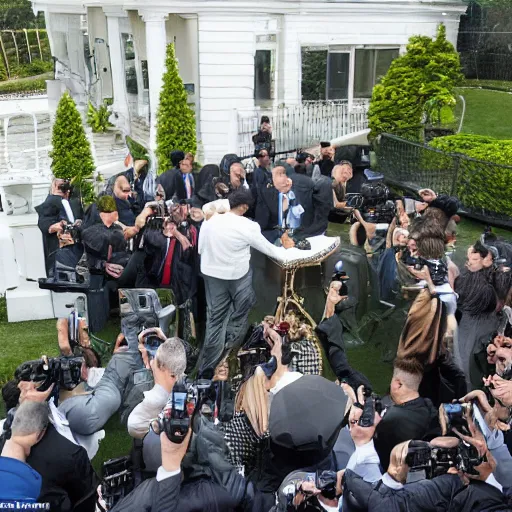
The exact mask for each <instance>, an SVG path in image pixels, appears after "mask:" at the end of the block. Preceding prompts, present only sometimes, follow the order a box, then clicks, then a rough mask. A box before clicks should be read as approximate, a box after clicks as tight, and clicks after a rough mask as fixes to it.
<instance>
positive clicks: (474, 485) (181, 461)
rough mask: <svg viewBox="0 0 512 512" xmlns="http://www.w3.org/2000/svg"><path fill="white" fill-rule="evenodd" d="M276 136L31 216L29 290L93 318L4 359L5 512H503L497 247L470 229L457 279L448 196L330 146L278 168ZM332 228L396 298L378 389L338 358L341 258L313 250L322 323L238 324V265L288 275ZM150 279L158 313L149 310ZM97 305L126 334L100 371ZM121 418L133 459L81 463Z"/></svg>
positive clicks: (349, 301) (284, 314) (385, 295)
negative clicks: (21, 506) (276, 268)
mask: <svg viewBox="0 0 512 512" xmlns="http://www.w3.org/2000/svg"><path fill="white" fill-rule="evenodd" d="M271 141H272V129H271V126H270V123H269V120H268V119H262V125H261V129H260V131H259V132H258V134H257V135H255V137H254V142H255V146H256V150H255V154H254V158H253V159H252V161H251V162H250V165H247V162H241V161H240V159H239V158H237V156H236V155H226V156H225V157H224V158H223V160H222V162H221V163H220V165H219V166H217V165H206V166H204V167H203V168H202V169H201V171H200V172H196V173H194V172H192V170H193V166H194V156H193V155H191V154H185V153H184V152H182V151H179V150H176V151H173V153H172V155H171V160H172V165H173V168H172V169H170V170H168V171H167V172H164V173H163V174H162V175H160V176H159V177H158V178H157V182H156V184H155V185H156V192H155V197H147V196H146V195H145V193H144V190H147V188H146V187H144V186H143V184H144V180H145V179H149V178H148V174H147V162H145V161H136V162H132V163H131V165H129V167H130V168H129V169H128V171H127V172H125V173H122V174H120V175H118V176H115V177H114V178H113V179H112V180H111V181H110V182H109V183H108V184H107V186H106V189H105V191H104V193H102V194H101V195H100V197H99V198H98V199H97V201H96V202H95V203H94V204H93V205H90V206H89V207H88V208H87V209H86V210H85V211H84V209H83V206H82V205H81V203H80V201H79V200H78V199H76V198H75V197H74V195H73V191H72V184H70V183H68V182H67V181H64V180H54V182H53V184H52V190H51V193H50V195H49V196H48V198H47V199H46V201H45V202H44V203H43V204H42V205H41V206H40V207H38V213H39V227H40V229H41V231H42V234H43V240H44V248H45V259H46V268H47V273H48V275H47V277H46V278H45V279H43V280H42V281H43V282H44V285H45V286H50V287H53V289H55V290H58V289H59V287H60V288H61V289H62V290H63V291H69V290H71V289H73V287H76V288H77V289H80V290H82V291H84V292H85V293H86V294H87V295H89V296H90V297H93V300H90V301H89V308H88V309H89V325H88V326H87V325H86V323H85V321H84V320H83V319H81V320H80V322H79V325H78V333H79V334H78V336H77V337H76V339H75V337H74V336H73V337H72V336H70V335H69V332H70V330H69V328H70V325H69V320H68V319H59V320H58V322H57V335H56V338H57V342H58V347H59V350H60V354H61V355H60V356H59V357H57V358H52V359H51V360H48V359H42V360H40V361H27V362H24V361H23V360H22V359H21V356H20V367H19V368H18V370H17V371H16V374H15V376H14V379H13V380H11V381H9V382H8V383H7V384H5V385H4V387H3V388H2V397H3V400H4V402H5V409H6V412H7V418H6V419H5V420H4V422H3V427H2V428H3V431H2V436H1V438H0V440H1V443H0V446H1V450H2V451H1V457H0V474H1V479H0V503H4V502H5V503H16V502H24V503H25V504H27V506H33V507H34V508H33V509H34V510H36V509H37V508H36V506H38V505H40V504H47V507H48V508H47V509H49V510H55V511H61V512H66V511H81V512H93V511H95V510H102V511H104V510H112V511H116V512H117V511H122V512H131V511H133V512H141V511H153V512H164V511H179V512H186V511H208V510H211V511H239V510H240V511H242V510H243V511H254V512H270V511H273V512H280V511H283V512H286V511H291V510H300V511H310V510H312V511H324V510H326V511H335V510H343V511H347V512H350V511H353V512H359V511H377V510H390V511H395V510H396V511H405V510H410V511H454V512H455V511H461V512H469V511H508V510H512V456H511V448H512V442H511V441H512V438H511V436H510V434H509V431H510V424H511V411H512V380H511V379H512V323H511V322H512V315H511V313H512V310H511V309H510V306H511V304H510V302H511V290H512V272H511V271H510V269H511V267H512V245H511V244H509V243H508V242H507V241H505V240H502V239H499V238H498V237H496V236H495V235H494V234H493V233H492V231H490V230H486V232H485V233H484V234H483V235H482V238H481V240H478V241H475V243H474V244H473V245H472V246H471V247H470V248H469V249H468V252H467V262H466V265H465V268H463V269H459V268H458V267H457V266H456V265H455V263H454V262H453V261H452V260H451V259H450V257H449V256H448V255H447V254H449V253H450V250H451V249H450V248H451V247H453V245H454V243H455V240H456V231H457V223H458V222H459V221H460V219H459V217H458V215H457V211H458V208H459V204H458V201H457V199H456V198H453V197H448V196H445V195H442V194H436V193H435V192H434V191H432V190H430V189H423V190H420V191H418V195H417V196H416V199H415V198H412V197H402V196H396V195H392V194H391V193H390V191H389V190H388V189H387V187H386V186H385V185H384V183H383V181H382V180H381V179H380V178H379V177H378V176H377V175H375V174H374V173H371V172H368V171H365V172H364V173H363V171H362V169H360V168H359V167H358V165H357V164H356V163H354V162H353V161H352V162H351V161H349V160H347V159H344V158H342V156H343V155H340V154H339V152H337V151H336V150H335V149H334V148H332V147H331V146H330V144H327V143H326V144H322V145H321V146H322V147H321V150H320V155H319V157H318V158H317V159H315V157H314V156H313V155H311V154H309V153H305V152H299V153H298V154H297V155H296V156H294V157H291V158H287V159H285V160H282V161H279V160H275V162H272V158H271V157H272V156H273V155H272V143H271ZM340 156H341V157H340ZM356 174H357V179H358V180H359V181H360V183H361V186H359V187H358V190H357V191H355V192H354V186H353V181H354V182H355V180H356ZM329 222H338V223H343V222H351V226H350V243H351V244H352V246H353V247H354V248H356V249H357V251H359V252H358V254H359V255H360V256H361V258H360V259H361V261H364V263H361V264H362V265H364V267H365V272H366V273H360V274H361V275H365V276H366V275H367V276H370V277H369V278H368V279H366V278H364V279H363V280H364V281H365V282H364V283H363V284H364V286H366V284H367V283H368V282H371V283H372V289H371V293H372V295H374V296H375V297H377V299H378V300H379V301H381V302H382V303H384V304H389V303H391V304H393V303H396V302H397V301H405V302H406V303H407V304H408V308H409V309H408V314H407V319H406V321H405V325H404V326H403V329H402V333H401V336H400V340H399V341H398V347H397V349H396V354H395V359H394V362H393V373H392V377H391V380H390V382H389V390H388V392H387V393H386V394H385V395H384V396H379V395H377V394H376V391H375V389H374V385H373V384H372V382H371V380H370V379H368V377H367V376H366V375H364V374H363V373H362V372H361V371H359V370H358V369H357V368H356V367H354V365H352V364H350V361H349V360H348V358H347V353H346V350H345V342H344V337H345V336H346V334H347V332H348V331H349V330H350V329H351V327H352V326H351V324H350V322H349V323H347V321H346V315H347V311H349V310H353V309H354V308H356V307H357V305H358V303H362V302H363V298H362V295H364V292H363V293H361V292H358V291H357V290H356V288H355V287H354V285H353V284H351V281H352V282H355V281H356V276H355V275H347V273H346V272H345V271H344V270H343V268H342V265H341V264H340V263H339V261H338V260H340V254H341V253H340V252H339V251H331V253H330V254H329V256H328V261H329V262H330V263H329V264H332V265H334V267H335V272H334V276H333V279H332V281H331V282H330V283H329V284H328V286H327V287H326V289H325V291H326V300H325V307H324V309H323V311H324V313H323V315H322V318H318V319H316V320H317V322H311V320H310V319H309V318H306V317H305V316H304V315H303V314H301V311H299V310H293V308H291V309H288V310H286V311H282V310H281V312H280V314H276V316H266V317H265V318H263V319H262V321H261V322H260V323H259V324H255V325H251V326H250V325H249V314H250V312H251V310H252V309H253V308H254V305H255V302H256V295H255V292H254V289H253V270H254V269H253V265H252V263H251V261H252V260H251V253H254V251H258V252H260V253H263V254H264V255H266V256H268V257H269V258H270V259H271V260H273V261H276V262H279V261H285V260H286V259H287V258H288V256H289V255H290V254H293V257H294V259H295V261H299V262H300V259H301V254H304V255H308V256H309V255H310V254H311V251H313V250H314V248H313V249H312V246H315V244H314V243H312V242H313V241H314V240H315V239H316V238H317V237H326V232H327V228H328V223H329ZM327 238H328V237H327ZM356 249H354V250H356ZM327 266H328V265H327ZM359 284H360V285H361V283H359ZM364 286H363V289H364ZM162 288H163V289H169V290H171V292H172V297H173V304H172V305H170V306H167V307H163V305H162V303H161V300H160V296H159V293H157V290H160V289H162ZM112 308H119V314H120V316H121V328H120V333H119V335H118V337H117V339H116V342H115V347H114V350H113V353H112V355H111V356H110V354H109V357H110V359H109V361H108V364H106V367H105V368H102V361H101V359H102V355H100V354H99V353H98V351H97V350H96V347H95V345H94V342H93V341H91V338H92V337H91V336H89V330H91V331H93V332H94V331H96V330H97V329H98V328H99V327H100V324H101V322H100V320H99V318H100V317H101V318H103V319H104V318H105V311H107V313H108V311H109V310H110V309H112ZM265 308H266V309H267V310H268V311H267V312H268V314H269V315H270V314H271V313H273V312H274V304H268V305H265ZM176 312H178V314H176ZM107 316H108V315H107ZM176 317H177V318H176ZM354 318H355V317H354ZM169 319H171V320H173V319H174V322H173V323H174V325H173V326H172V333H171V331H170V330H169ZM361 350H363V351H364V347H363V348H361ZM324 361H326V362H327V363H328V365H329V366H330V369H331V370H332V373H333V374H334V375H335V376H336V382H332V381H331V380H328V379H327V378H325V377H324V376H323V375H322V374H324V373H325V372H326V368H325V367H324ZM116 413H119V417H120V421H121V422H122V423H123V424H124V425H125V427H126V429H127V432H128V433H129V435H130V436H131V437H132V438H133V448H132V450H131V453H130V454H128V453H127V454H126V456H124V457H120V458H118V459H115V460H109V461H107V462H105V463H104V464H103V469H102V473H101V474H97V473H96V472H95V471H94V469H93V466H92V464H91V460H92V459H93V458H94V457H95V456H96V454H97V451H98V446H99V443H100V442H101V443H109V436H108V433H107V434H105V425H106V424H107V422H108V421H109V420H110V418H111V417H112V416H114V415H115V414H116ZM105 436H106V437H105ZM104 438H105V439H104ZM28 509H30V508H28Z"/></svg>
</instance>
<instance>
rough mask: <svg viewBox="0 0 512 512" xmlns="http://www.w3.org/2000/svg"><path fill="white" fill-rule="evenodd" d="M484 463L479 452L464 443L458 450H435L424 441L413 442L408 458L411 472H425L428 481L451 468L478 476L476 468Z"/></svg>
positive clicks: (407, 461) (462, 442)
mask: <svg viewBox="0 0 512 512" xmlns="http://www.w3.org/2000/svg"><path fill="white" fill-rule="evenodd" d="M482 462H483V457H480V456H479V454H478V450H477V449H476V448H475V447H474V446H472V445H470V444H467V443H465V442H464V441H461V442H460V443H459V445H458V446H457V447H456V448H434V447H432V446H431V445H429V444H428V443H426V442H424V441H411V443H410V446H409V452H408V454H407V458H406V463H407V465H408V466H409V472H412V473H414V472H417V471H423V472H424V473H425V478H427V479H428V480H430V479H432V478H435V477H436V476H440V475H444V474H446V473H447V472H448V470H449V469H451V468H456V469H457V470H459V471H462V472H464V473H467V474H469V475H478V471H476V470H475V467H477V466H479V465H480V464H482Z"/></svg>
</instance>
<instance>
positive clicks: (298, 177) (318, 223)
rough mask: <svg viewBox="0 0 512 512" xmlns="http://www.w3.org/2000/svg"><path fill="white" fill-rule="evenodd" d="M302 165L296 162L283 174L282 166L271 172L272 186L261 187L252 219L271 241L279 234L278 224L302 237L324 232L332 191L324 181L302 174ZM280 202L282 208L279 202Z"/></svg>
mask: <svg viewBox="0 0 512 512" xmlns="http://www.w3.org/2000/svg"><path fill="white" fill-rule="evenodd" d="M305 172H306V168H305V166H304V165H298V166H297V167H296V169H295V170H294V172H292V174H291V179H289V178H287V176H286V169H285V167H275V168H274V170H273V171H272V180H273V186H267V187H264V188H262V189H261V190H260V194H259V196H258V202H257V204H256V217H255V220H256V222H258V224H259V225H260V227H261V231H262V233H263V235H264V236H265V238H267V240H269V241H270V242H272V243H274V242H275V241H276V240H277V239H278V238H279V237H280V235H281V230H280V229H278V228H277V227H278V226H280V227H281V228H285V227H286V228H288V229H293V230H294V232H295V234H296V235H297V236H299V237H300V238H301V239H302V238H308V237H312V236H318V235H322V234H323V233H325V231H326V230H327V224H328V215H329V211H330V208H331V194H332V192H331V190H330V186H327V187H326V184H325V182H323V181H321V182H319V183H318V184H315V183H314V182H313V181H312V180H311V178H309V177H308V176H306V174H305ZM280 198H281V200H282V201H283V203H282V205H281V207H280V205H279V201H280Z"/></svg>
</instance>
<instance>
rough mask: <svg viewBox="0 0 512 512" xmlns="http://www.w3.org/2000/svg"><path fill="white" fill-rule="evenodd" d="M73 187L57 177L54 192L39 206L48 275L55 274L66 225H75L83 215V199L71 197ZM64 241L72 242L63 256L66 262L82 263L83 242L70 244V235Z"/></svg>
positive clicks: (63, 261) (39, 221)
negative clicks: (74, 244) (60, 239)
mask: <svg viewBox="0 0 512 512" xmlns="http://www.w3.org/2000/svg"><path fill="white" fill-rule="evenodd" d="M71 188H72V187H71V184H70V183H69V181H67V180H62V179H54V180H53V182H52V188H51V192H50V194H49V195H48V197H47V198H46V199H45V201H44V202H43V203H41V204H40V205H39V206H36V208H35V210H36V212H37V214H38V216H39V217H38V222H37V225H38V227H39V229H40V230H41V233H42V235H43V247H44V258H45V265H46V274H47V276H48V277H50V276H51V275H52V274H53V269H54V265H55V259H56V254H57V252H58V251H59V247H60V242H59V236H62V234H63V231H64V227H65V226H66V225H67V224H70V225H71V224H75V222H77V221H80V220H81V219H82V218H83V210H82V205H81V204H80V201H79V200H78V199H75V198H73V199H71V198H70V195H71ZM64 240H65V241H66V243H67V244H69V245H68V246H67V247H66V251H65V253H66V255H64V254H63V255H62V256H63V259H62V263H64V264H66V265H67V264H69V263H70V264H69V265H68V266H74V265H73V264H72V263H73V262H74V261H75V259H76V262H78V260H79V259H80V257H81V256H82V253H83V248H82V247H81V245H80V244H77V246H76V247H74V246H73V244H71V243H69V237H68V236H65V237H64ZM67 253H69V254H67ZM64 256H66V257H64ZM67 256H70V257H67ZM75 264H76V263H75Z"/></svg>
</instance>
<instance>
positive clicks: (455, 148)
mask: <svg viewBox="0 0 512 512" xmlns="http://www.w3.org/2000/svg"><path fill="white" fill-rule="evenodd" d="M430 146H431V147H433V148H436V149H439V150H441V151H443V152H445V153H450V154H451V156H450V157H449V156H448V155H446V158H448V157H449V158H452V159H453V160H454V162H455V163H454V165H455V166H456V167H457V196H458V197H459V199H460V200H461V202H462V203H463V204H464V205H465V206H469V207H473V208H484V209H486V210H489V211H492V212H496V213H501V214H506V215H510V216H512V200H511V198H512V140H501V139H495V138H493V137H486V136H483V135H471V134H459V135H451V136H448V137H439V138H437V139H434V140H433V141H432V142H431V143H430ZM457 155H461V156H460V157H459V158H457ZM466 156H467V157H470V158H465V157H466Z"/></svg>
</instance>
